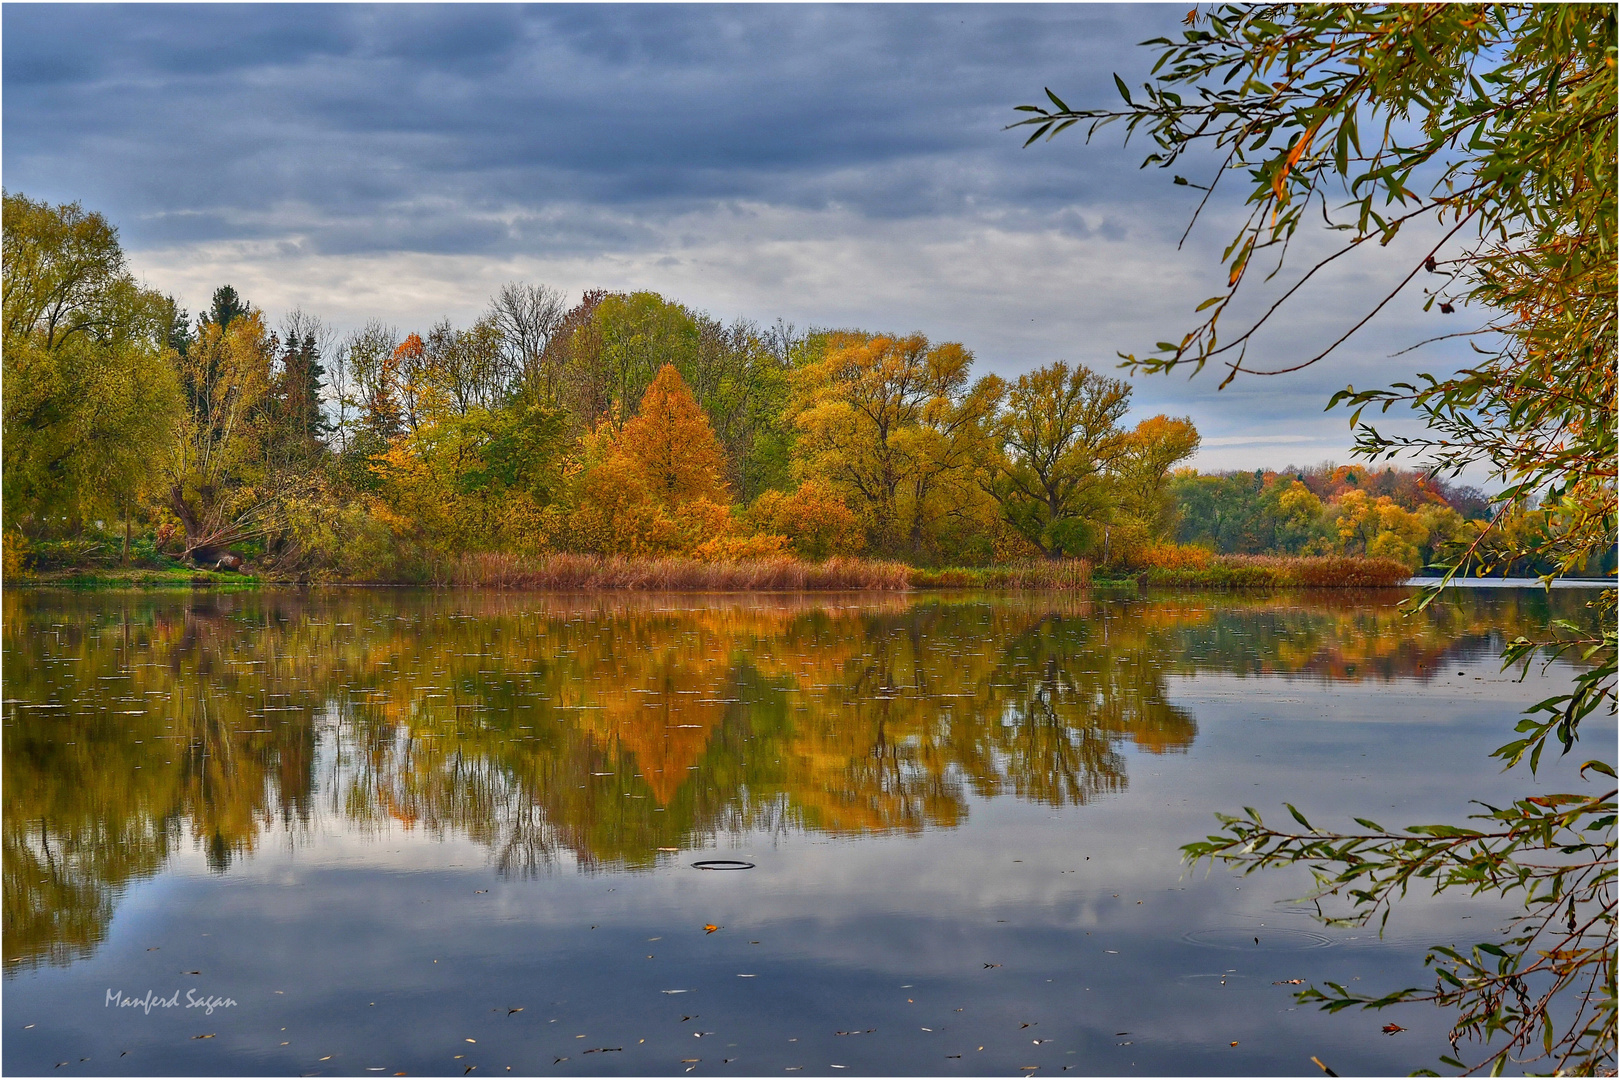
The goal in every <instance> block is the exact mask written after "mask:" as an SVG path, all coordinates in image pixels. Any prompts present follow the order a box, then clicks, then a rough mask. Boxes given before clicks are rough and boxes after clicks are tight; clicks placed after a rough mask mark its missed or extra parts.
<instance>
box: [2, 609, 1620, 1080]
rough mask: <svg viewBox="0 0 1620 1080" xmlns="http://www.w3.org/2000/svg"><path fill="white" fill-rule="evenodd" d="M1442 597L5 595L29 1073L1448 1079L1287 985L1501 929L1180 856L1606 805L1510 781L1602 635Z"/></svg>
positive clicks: (1598, 736)
mask: <svg viewBox="0 0 1620 1080" xmlns="http://www.w3.org/2000/svg"><path fill="white" fill-rule="evenodd" d="M1407 595H1410V594H1409V593H1407V592H1404V591H1400V590H1395V591H1386V592H1375V593H1343V594H1340V593H1332V592H1318V593H1310V594H1303V593H1302V594H1290V595H1247V594H1224V595H1218V594H1208V595H1204V594H1185V593H1179V594H1165V595H1146V596H1142V597H1134V596H1133V597H1129V598H1120V599H1110V598H1108V597H1107V596H1105V595H1103V594H1098V595H1096V596H1093V597H1090V598H1076V597H1071V596H1058V595H1046V594H1012V595H1002V596H986V595H960V594H958V595H952V594H910V595H906V596H899V597H895V596H888V597H875V596H872V595H870V594H866V595H845V594H835V595H825V596H709V597H704V596H692V595H680V596H652V595H614V596H604V595H581V596H547V595H535V594H524V593H480V592H415V591H408V590H383V589H325V590H321V589H316V590H300V589H291V588H289V589H265V590H259V591H244V592H209V591H196V592H182V591H177V592H169V591H154V592H136V591H129V592H119V591H88V592H75V591H67V590H61V591H53V590H43V589H37V590H36V589H10V590H7V592H6V594H5V597H4V613H5V620H4V650H5V651H4V700H5V708H4V717H5V721H4V722H5V736H4V829H5V863H4V866H5V874H4V900H5V938H4V951H5V956H4V972H5V981H4V990H3V993H4V1002H3V1004H4V1025H5V1029H4V1044H3V1045H4V1052H3V1066H4V1070H5V1071H6V1072H7V1073H9V1074H50V1075H53V1076H72V1075H106V1074H125V1073H129V1074H216V1075H230V1074H253V1075H258V1074H298V1075H372V1074H376V1075H395V1074H411V1075H415V1074H435V1075H453V1076H462V1075H468V1074H474V1075H475V1076H485V1077H488V1076H494V1075H505V1074H507V1073H512V1074H517V1075H523V1074H547V1075H551V1074H555V1075H562V1076H567V1075H600V1074H631V1075H647V1074H654V1075H681V1076H684V1075H686V1074H687V1073H692V1074H695V1075H697V1076H727V1075H734V1076H747V1075H787V1074H788V1073H791V1072H794V1071H802V1072H804V1073H806V1074H813V1075H825V1076H836V1075H853V1074H921V1075H939V1076H951V1075H957V1074H961V1075H983V1074H997V1075H1030V1074H1033V1075H1038V1076H1039V1075H1049V1074H1063V1073H1065V1072H1067V1073H1074V1074H1076V1075H1094V1074H1108V1075H1136V1074H1140V1075H1210V1076H1214V1075H1228V1074H1234V1075H1236V1074H1241V1075H1253V1074H1267V1073H1269V1074H1287V1075H1294V1074H1303V1073H1315V1071H1316V1069H1315V1066H1313V1065H1312V1064H1311V1061H1310V1059H1311V1057H1312V1056H1316V1057H1318V1058H1320V1059H1321V1060H1322V1061H1323V1062H1325V1063H1326V1064H1328V1065H1329V1066H1331V1067H1332V1068H1334V1069H1335V1070H1336V1071H1337V1072H1338V1073H1340V1074H1341V1075H1357V1074H1369V1073H1371V1074H1390V1073H1406V1072H1408V1071H1410V1070H1412V1069H1415V1068H1420V1067H1435V1066H1437V1064H1438V1061H1437V1059H1438V1056H1439V1055H1440V1054H1441V1053H1444V1052H1446V1051H1447V1050H1448V1045H1447V1041H1446V1032H1447V1029H1448V1022H1447V1020H1448V1018H1447V1016H1446V1014H1443V1013H1440V1012H1438V1011H1436V1010H1433V1009H1430V1008H1426V1007H1422V1006H1407V1007H1402V1008H1400V1009H1396V1010H1387V1011H1385V1012H1382V1013H1361V1012H1346V1013H1340V1014H1338V1015H1334V1016H1329V1015H1326V1014H1324V1013H1322V1012H1320V1011H1318V1010H1316V1009H1314V1008H1312V1007H1309V1006H1299V1005H1296V1003H1295V1001H1294V997H1293V995H1294V993H1295V992H1296V991H1297V990H1298V989H1299V988H1300V986H1299V984H1296V983H1295V982H1294V980H1304V983H1305V984H1309V983H1310V982H1313V981H1318V982H1319V981H1321V980H1326V979H1332V980H1336V981H1339V982H1343V983H1345V984H1346V985H1348V986H1352V987H1355V988H1357V989H1360V988H1362V987H1367V988H1384V989H1394V988H1396V987H1400V986H1411V985H1419V984H1423V983H1426V982H1427V981H1428V978H1427V976H1426V972H1425V969H1424V968H1423V966H1422V958H1423V954H1424V950H1425V947H1426V946H1428V945H1431V944H1437V943H1449V942H1458V941H1466V942H1473V941H1488V940H1490V939H1491V938H1492V937H1493V936H1495V934H1496V932H1497V928H1498V926H1499V925H1500V923H1501V922H1502V919H1503V917H1504V915H1505V914H1506V913H1507V911H1508V910H1510V909H1508V908H1504V907H1503V906H1501V905H1500V904H1499V903H1496V902H1492V901H1489V900H1483V899H1470V898H1467V897H1463V896H1449V895H1448V896H1447V897H1444V898H1427V897H1416V896H1414V897H1413V898H1412V900H1411V901H1409V902H1407V903H1405V904H1403V905H1401V907H1400V908H1399V909H1398V911H1397V913H1396V915H1395V916H1394V917H1393V918H1392V919H1391V921H1390V924H1389V927H1388V930H1387V931H1386V933H1385V934H1384V935H1383V937H1382V938H1380V937H1379V935H1378V934H1377V933H1376V931H1373V930H1358V929H1330V928H1325V927H1324V926H1323V925H1322V924H1320V923H1319V922H1318V921H1317V920H1316V919H1315V918H1314V915H1313V910H1312V909H1311V908H1310V907H1308V906H1301V905H1299V904H1295V903H1290V902H1289V900H1290V898H1297V897H1299V896H1301V895H1302V894H1303V893H1304V892H1306V891H1307V889H1308V887H1309V884H1310V882H1309V877H1308V875H1307V874H1306V873H1305V872H1304V871H1300V872H1298V873H1295V872H1293V871H1287V872H1271V873H1265V874H1260V875H1255V876H1251V877H1241V876H1237V875H1235V874H1233V873H1232V872H1230V871H1228V870H1225V869H1215V870H1213V871H1210V870H1209V869H1208V868H1207V867H1205V868H1199V869H1198V870H1196V871H1189V870H1188V869H1186V868H1185V867H1184V866H1182V864H1181V862H1180V858H1179V851H1178V847H1179V846H1180V845H1181V844H1183V843H1186V842H1188V841H1191V840H1195V839H1198V838H1200V837H1202V836H1203V835H1204V834H1206V833H1208V832H1211V831H1213V829H1214V827H1215V821H1214V818H1213V817H1212V814H1213V813H1214V812H1215V811H1217V810H1226V811H1237V810H1238V809H1239V808H1240V807H1242V806H1245V805H1249V806H1254V807H1257V808H1258V809H1260V810H1261V811H1262V812H1263V813H1265V814H1266V815H1267V816H1268V817H1272V816H1275V817H1277V818H1278V819H1280V820H1286V817H1285V815H1286V811H1285V810H1283V808H1282V804H1283V803H1284V802H1285V801H1287V802H1292V803H1294V804H1296V805H1297V806H1299V808H1300V809H1301V810H1302V811H1304V812H1305V813H1307V814H1308V815H1309V816H1310V817H1311V819H1312V820H1313V821H1318V822H1320V823H1324V824H1334V825H1340V826H1349V816H1350V815H1351V814H1359V815H1362V816H1370V817H1374V818H1376V819H1378V820H1381V821H1384V822H1385V823H1386V824H1402V825H1404V824H1416V823H1422V822H1436V821H1452V822H1455V821H1460V820H1461V819H1462V818H1463V816H1464V815H1465V814H1466V813H1467V811H1468V806H1467V803H1468V800H1469V799H1475V798H1477V799H1485V800H1487V801H1493V802H1501V801H1505V800H1507V799H1510V798H1512V797H1514V796H1518V795H1523V794H1525V793H1527V792H1529V791H1531V790H1534V789H1536V788H1547V787H1569V786H1570V785H1578V784H1579V782H1578V781H1577V780H1575V779H1573V767H1572V766H1573V764H1574V763H1575V762H1577V761H1579V760H1581V759H1582V758H1583V755H1581V754H1580V753H1579V752H1577V753H1576V754H1572V755H1571V757H1570V759H1558V760H1555V761H1553V762H1552V763H1551V764H1544V765H1543V767H1542V776H1541V777H1540V778H1539V779H1537V780H1534V781H1532V780H1531V779H1530V778H1529V777H1528V776H1527V774H1525V773H1524V772H1523V770H1516V771H1515V772H1513V773H1509V774H1505V775H1504V774H1502V773H1500V772H1498V770H1497V767H1496V765H1495V764H1494V763H1492V762H1489V761H1488V760H1487V755H1488V753H1489V751H1490V750H1491V749H1492V748H1494V747H1495V746H1497V745H1498V744H1500V743H1502V742H1504V741H1506V740H1507V738H1508V737H1509V732H1510V731H1511V728H1512V726H1513V723H1514V722H1515V720H1516V717H1517V714H1518V713H1519V711H1520V710H1521V709H1522V708H1524V707H1525V706H1526V705H1528V704H1531V703H1533V702H1535V701H1538V700H1540V699H1542V698H1544V697H1547V696H1549V695H1550V694H1553V693H1556V692H1558V691H1559V689H1560V688H1562V687H1565V686H1567V685H1568V684H1569V682H1570V677H1571V673H1572V669H1571V668H1569V667H1568V666H1567V665H1565V664H1563V663H1556V664H1553V665H1552V666H1550V667H1549V668H1547V669H1546V670H1545V671H1543V670H1541V669H1540V668H1539V667H1533V668H1532V669H1531V670H1530V673H1529V676H1528V678H1527V679H1526V680H1525V681H1523V682H1520V681H1517V680H1516V677H1515V673H1503V672H1502V670H1501V667H1500V662H1499V659H1498V657H1499V653H1500V650H1501V648H1502V645H1503V642H1504V640H1506V639H1509V638H1512V637H1513V636H1515V635H1517V634H1519V633H1523V632H1527V631H1530V630H1533V629H1534V628H1535V627H1536V626H1537V625H1538V624H1541V623H1544V622H1545V620H1546V619H1547V618H1548V617H1549V614H1554V613H1556V614H1559V615H1562V616H1564V617H1570V618H1576V619H1579V618H1582V617H1583V615H1582V607H1581V605H1582V603H1583V602H1584V600H1585V595H1584V594H1582V593H1579V592H1575V591H1569V592H1560V593H1553V594H1550V595H1549V594H1548V593H1546V592H1543V591H1538V590H1529V589H1526V590H1490V591H1473V592H1467V591H1456V592H1451V593H1448V594H1447V595H1446V596H1445V597H1444V598H1442V599H1441V600H1440V601H1438V602H1436V603H1435V604H1433V605H1431V606H1430V607H1429V608H1428V609H1427V610H1426V611H1424V612H1422V613H1420V614H1414V615H1410V616H1408V615H1405V614H1403V612H1402V611H1401V610H1400V609H1398V608H1397V606H1396V604H1397V602H1398V601H1399V600H1400V599H1402V598H1403V597H1405V596H1407ZM1589 723H1593V724H1597V725H1598V727H1597V728H1596V729H1595V730H1592V729H1589V730H1588V731H1586V732H1585V733H1584V736H1585V738H1584V739H1583V748H1584V747H1586V746H1587V745H1588V744H1589V745H1590V746H1591V747H1597V748H1598V750H1600V751H1601V750H1603V749H1606V748H1608V747H1611V746H1612V745H1613V740H1614V737H1615V736H1614V723H1613V719H1612V718H1607V719H1597V720H1594V721H1590V722H1589ZM1594 752H1595V751H1594ZM1584 756H1590V753H1588V754H1587V755H1584ZM1572 759H1573V760H1572ZM132 1002H133V1003H137V1004H131V1003H132ZM1392 1021H1393V1022H1395V1023H1398V1024H1400V1025H1402V1026H1403V1027H1404V1028H1405V1029H1406V1030H1404V1031H1402V1032H1399V1033H1397V1034H1395V1035H1393V1036H1386V1035H1384V1034H1383V1033H1382V1032H1381V1031H1380V1028H1381V1026H1382V1025H1384V1024H1386V1023H1389V1022H1392Z"/></svg>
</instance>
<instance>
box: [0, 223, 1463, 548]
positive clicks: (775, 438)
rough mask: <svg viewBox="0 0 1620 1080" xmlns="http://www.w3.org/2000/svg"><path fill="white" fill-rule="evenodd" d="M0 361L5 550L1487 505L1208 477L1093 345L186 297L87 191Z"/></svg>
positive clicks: (1391, 481)
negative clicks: (314, 310)
mask: <svg viewBox="0 0 1620 1080" xmlns="http://www.w3.org/2000/svg"><path fill="white" fill-rule="evenodd" d="M4 352H5V382H6V390H7V393H6V395H5V415H4V424H5V446H4V469H5V486H4V491H5V495H4V501H5V511H6V522H7V529H6V548H7V552H8V563H7V567H8V570H10V571H11V572H15V571H17V570H19V569H21V568H22V566H23V563H22V561H21V560H22V558H23V556H24V554H25V553H27V552H28V551H29V550H30V549H31V548H32V549H34V550H35V551H36V552H47V551H55V552H56V553H58V557H59V558H61V557H64V556H63V555H62V553H63V552H65V553H66V557H69V558H71V557H72V556H75V555H78V556H81V557H83V556H88V555H90V554H91V553H92V552H93V551H94V550H95V549H96V548H97V546H98V545H99V547H100V551H101V553H102V556H103V557H104V558H110V557H111V553H112V552H113V551H114V550H116V552H117V557H118V558H119V559H121V560H123V561H126V562H127V561H130V560H131V559H134V560H137V561H138V560H141V559H143V558H144V559H147V560H161V559H162V558H163V557H165V556H168V557H177V558H182V559H185V560H188V561H191V562H196V563H209V564H212V563H215V562H216V561H217V560H220V559H221V558H225V557H227V555H228V553H229V552H232V551H235V552H237V553H240V554H242V555H246V556H247V557H248V558H249V560H250V562H251V563H253V564H254V565H255V566H256V567H259V568H262V569H264V570H268V571H270V572H272V573H275V574H277V575H279V576H297V577H303V576H313V577H328V578H371V579H390V580H425V579H431V578H434V577H436V576H437V570H436V569H435V568H438V567H443V566H444V565H446V564H447V563H449V562H451V561H453V560H454V559H456V558H457V557H459V556H461V555H465V554H469V553H477V552H504V553H510V554H513V555H517V556H537V555H541V554H544V553H547V552H554V551H573V552H588V553H597V554H604V555H627V556H648V557H654V556H685V557H692V558H698V559H707V560H719V559H729V560H739V559H749V558H758V557H769V556H780V555H791V556H797V557H799V558H804V559H811V560H820V559H825V558H828V557H832V556H851V555H869V556H874V557H881V558H893V559H902V560H905V561H907V562H910V563H912V564H914V565H985V564H993V563H998V562H1007V561H1013V560H1025V559H1040V558H1063V557H1070V558H1073V557H1080V558H1087V559H1090V560H1092V561H1093V562H1095V563H1100V564H1104V565H1109V566H1116V567H1136V566H1146V565H1154V564H1155V563H1156V562H1163V561H1164V559H1165V554H1164V553H1165V550H1166V549H1168V550H1169V551H1170V557H1171V558H1172V559H1173V557H1174V548H1175V545H1176V544H1177V543H1178V542H1179V543H1181V544H1192V545H1197V546H1200V547H1203V548H1206V549H1208V550H1212V551H1218V552H1236V553H1278V554H1365V555H1368V556H1372V557H1384V558H1394V559H1396V560H1397V561H1400V562H1404V563H1406V564H1407V565H1409V566H1411V567H1412V568H1413V569H1416V568H1418V567H1419V566H1421V565H1424V564H1426V563H1428V562H1432V561H1433V560H1434V559H1436V558H1438V557H1440V556H1441V555H1442V554H1443V553H1444V552H1445V551H1449V550H1451V549H1453V548H1456V547H1458V546H1459V545H1466V544H1468V543H1469V542H1471V541H1472V539H1473V538H1474V537H1475V535H1477V532H1478V529H1477V528H1475V527H1471V526H1470V525H1469V523H1468V519H1469V518H1477V517H1480V516H1482V515H1483V510H1484V507H1485V500H1484V499H1483V497H1482V496H1480V495H1479V494H1478V492H1475V491H1472V490H1471V489H1466V488H1459V487H1455V486H1448V485H1446V484H1445V483H1443V482H1441V481H1437V480H1428V479H1425V478H1423V477H1422V476H1421V475H1419V474H1416V473H1410V472H1404V471H1402V472H1396V471H1387V472H1385V473H1383V474H1378V475H1376V476H1374V475H1372V474H1367V476H1366V477H1365V478H1364V480H1363V481H1362V482H1361V483H1359V484H1358V483H1356V481H1355V470H1346V469H1340V470H1337V471H1336V472H1333V471H1332V470H1329V472H1331V475H1329V476H1326V477H1324V478H1321V479H1308V478H1307V476H1306V474H1305V473H1304V472H1303V471H1298V470H1290V473H1285V474H1257V475H1256V476H1255V477H1254V478H1253V479H1252V480H1251V479H1250V478H1249V477H1247V475H1239V476H1201V475H1198V474H1196V473H1194V472H1191V471H1190V470H1186V469H1178V468H1177V466H1178V465H1180V464H1181V463H1182V462H1184V461H1186V460H1187V459H1188V458H1189V457H1191V455H1192V454H1193V453H1194V452H1195V451H1196V450H1197V448H1198V445H1199V436H1198V432H1197V429H1196V428H1195V426H1194V425H1193V423H1192V421H1191V419H1189V418H1186V417H1181V418H1174V417H1168V416H1162V415H1160V416H1154V417H1150V418H1148V419H1145V420H1142V421H1140V422H1138V423H1136V424H1134V425H1131V424H1129V423H1128V422H1127V415H1128V413H1129V411H1130V404H1131V386H1130V385H1129V383H1127V382H1125V381H1123V380H1120V379H1115V378H1111V377H1109V376H1107V375H1104V374H1101V373H1098V372H1095V371H1092V370H1090V369H1088V368H1086V367H1084V366H1082V365H1074V366H1071V365H1069V364H1067V363H1064V362H1062V361H1058V362H1054V363H1051V364H1048V365H1046V366H1044V367H1041V368H1038V369H1036V370H1034V371H1031V372H1029V373H1027V374H1024V375H1021V376H1019V377H1018V378H1016V379H1013V380H1010V381H1009V380H1004V379H1002V378H1000V377H999V376H996V375H993V374H989V375H981V376H978V377H975V376H974V374H973V371H972V368H973V362H974V357H973V354H972V353H971V352H970V351H968V350H967V349H966V348H964V347H963V346H962V345H961V344H958V343H955V342H940V343H936V342H932V341H930V340H929V339H928V338H927V337H925V336H923V335H922V334H916V333H914V334H909V335H896V334H884V333H872V332H866V331H859V330H823V329H812V330H809V331H806V332H799V331H797V330H796V329H795V328H794V327H792V326H789V325H786V324H784V323H781V322H778V323H777V324H776V325H774V326H770V327H762V326H759V325H758V324H756V323H753V322H750V321H747V320H742V319H739V320H736V321H734V322H732V323H729V324H726V323H722V322H721V321H719V320H717V319H715V318H713V317H711V316H709V315H708V314H705V313H703V312H698V311H693V310H692V309H690V308H687V307H686V306H684V305H682V304H679V303H677V302H675V301H672V300H669V299H666V298H664V297H662V296H659V295H658V294H656V293H652V292H637V293H608V292H605V291H601V290H593V291H589V292H586V293H585V294H584V295H583V297H582V298H581V299H580V301H579V302H578V303H576V304H572V305H570V304H568V303H567V302H566V300H565V299H564V296H563V294H562V293H560V292H559V291H557V290H555V289H553V288H550V287H547V286H544V285H529V284H522V283H511V284H508V285H506V286H505V287H503V288H502V289H501V290H500V291H499V292H498V293H497V294H496V295H495V296H494V297H492V298H491V300H490V303H489V306H488V309H487V310H486V311H485V313H484V314H483V315H482V316H481V317H479V318H478V319H477V320H476V321H474V322H473V324H472V325H471V326H467V327H457V326H454V325H452V324H451V323H450V322H449V321H448V320H442V321H440V322H439V323H437V324H435V325H433V326H431V327H430V328H428V329H427V330H426V332H425V333H423V332H408V333H401V332H400V331H399V330H398V329H397V328H395V327H392V326H389V325H386V324H384V323H382V322H380V321H372V322H369V323H367V324H366V325H365V326H363V327H361V328H360V329H359V330H356V331H354V332H351V333H348V334H346V335H339V334H337V333H336V332H334V331H333V330H332V329H331V328H330V327H329V326H328V325H326V324H325V323H324V322H322V321H321V320H320V319H319V318H317V317H314V316H312V315H310V314H308V313H306V312H303V311H298V310H295V311H293V312H291V313H290V314H288V315H287V316H285V318H283V319H282V321H281V323H280V325H279V326H276V327H273V326H272V324H271V322H270V321H269V319H268V318H267V316H266V315H265V313H264V312H262V311H261V310H259V309H257V308H256V307H254V306H253V305H252V304H251V303H250V302H249V301H248V300H247V299H246V298H244V297H242V296H240V295H239V294H238V293H237V292H236V290H235V289H233V288H232V287H230V286H229V285H225V286H221V287H220V288H218V289H217V290H215V292H214V295H213V297H212V301H211V304H210V306H209V307H208V309H207V310H206V311H204V312H202V313H201V314H199V315H198V316H197V317H196V319H195V320H192V319H191V318H190V317H189V315H188V313H187V312H186V311H185V310H183V309H182V308H181V307H179V305H178V304H177V303H176V301H175V300H174V299H173V298H172V297H169V296H165V295H162V294H160V293H158V292H155V291H153V290H151V289H147V288H145V287H143V286H141V285H140V284H139V283H138V282H136V281H135V279H134V277H133V275H132V274H131V273H130V271H129V269H128V267H127V264H126V261H125V258H124V255H123V252H122V249H121V248H120V246H119V243H118V238H117V232H116V230H115V229H114V227H113V226H112V225H111V224H109V223H108V222H107V221H106V219H105V218H103V217H102V216H101V215H100V214H97V213H94V212H89V211H86V210H85V209H84V208H83V207H82V206H80V205H78V204H76V203H74V204H66V205H59V206H52V205H49V204H47V203H43V202H36V201H34V200H31V199H29V198H28V197H27V196H24V195H21V194H16V193H9V192H8V193H6V195H5V213H4ZM1321 472H1322V470H1317V471H1316V472H1313V473H1312V474H1311V475H1312V477H1317V475H1318V473H1321ZM1380 485H1383V487H1380ZM1385 488H1387V489H1388V490H1385ZM120 534H121V535H120Z"/></svg>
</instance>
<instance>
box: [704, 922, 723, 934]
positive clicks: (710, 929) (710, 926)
mask: <svg viewBox="0 0 1620 1080" xmlns="http://www.w3.org/2000/svg"><path fill="white" fill-rule="evenodd" d="M718 929H720V928H719V927H718V926H716V925H714V923H704V924H703V932H704V933H705V934H712V933H714V932H715V931H716V930H718Z"/></svg>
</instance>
